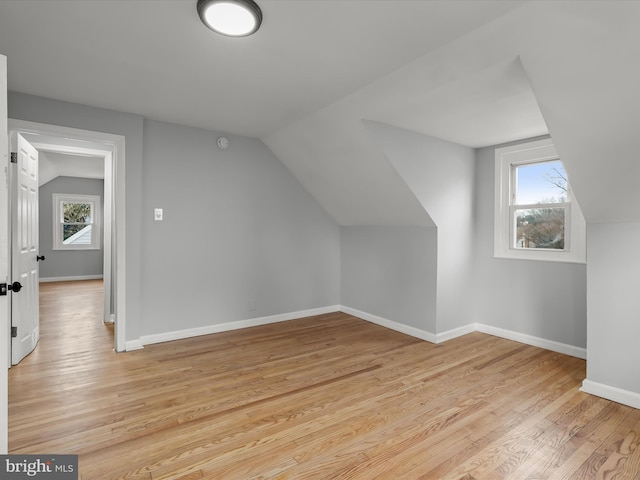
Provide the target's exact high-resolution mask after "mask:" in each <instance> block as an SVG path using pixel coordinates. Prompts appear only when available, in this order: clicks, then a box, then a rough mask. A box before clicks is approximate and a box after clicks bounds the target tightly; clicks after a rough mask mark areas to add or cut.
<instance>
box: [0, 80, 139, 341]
mask: <svg viewBox="0 0 640 480" xmlns="http://www.w3.org/2000/svg"><path fill="white" fill-rule="evenodd" d="M8 110H9V111H8V114H9V118H13V119H17V120H26V121H30V122H38V123H45V124H50V125H59V126H63V127H70V128H78V129H82V130H92V131H96V132H102V133H111V134H114V135H123V136H124V137H125V139H126V140H125V142H126V146H125V151H126V171H125V176H126V179H127V180H126V187H125V188H126V192H125V196H126V205H127V212H126V219H125V222H126V231H125V235H126V259H125V261H126V264H127V272H126V275H127V279H126V283H127V285H126V286H127V297H126V304H125V311H126V325H127V328H126V339H127V340H135V339H138V338H139V337H140V335H142V333H143V332H142V330H141V326H142V304H141V301H140V298H141V295H142V294H141V288H142V283H141V251H142V240H141V239H142V225H141V222H140V220H141V218H142V212H141V205H142V139H143V117H142V116H140V115H133V114H129V113H123V112H117V111H114V110H105V109H101V108H94V107H87V106H85V105H78V104H75V103H68V102H60V101H58V100H51V99H49V98H43V97H36V96H33V95H25V94H23V93H16V92H9V96H8ZM116 201H117V199H116Z"/></svg>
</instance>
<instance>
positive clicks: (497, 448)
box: [9, 281, 640, 480]
mask: <svg viewBox="0 0 640 480" xmlns="http://www.w3.org/2000/svg"><path fill="white" fill-rule="evenodd" d="M101 318H102V291H101V282H99V281H88V282H70V283H59V284H42V286H41V339H40V343H39V345H38V347H37V348H36V350H35V351H34V352H33V353H32V354H31V355H29V356H28V357H27V358H26V359H25V360H23V362H22V363H20V365H18V366H15V367H13V368H12V369H11V370H10V372H9V421H10V425H9V447H10V453H37V454H43V453H57V454H78V455H79V456H80V473H81V478H82V479H84V480H101V479H105V480H113V479H152V480H158V479H172V480H187V479H199V478H203V479H224V480H227V479H242V480H246V479H257V478H263V479H267V478H278V479H296V480H298V479H325V478H327V479H328V478H339V479H347V478H348V479H362V480H372V479H398V478H406V479H450V480H461V479H466V480H474V479H476V480H482V479H517V480H522V479H572V480H573V479H596V478H597V479H616V480H623V479H629V480H631V479H640V410H635V409H633V408H630V407H626V406H622V405H619V404H616V403H613V402H609V401H606V400H603V399H600V398H598V397H594V396H590V395H587V394H584V393H581V392H579V391H578V388H579V386H580V383H581V381H582V379H583V378H584V376H585V362H584V361H583V360H580V359H577V358H573V357H569V356H566V355H561V354H558V353H554V352H550V351H546V350H542V349H540V348H535V347H530V346H527V345H523V344H519V343H516V342H512V341H509V340H504V339H500V338H496V337H492V336H489V335H485V334H481V333H473V334H469V335H466V336H464V337H461V338H458V339H455V340H452V341H449V342H447V343H445V344H442V345H433V344H430V343H427V342H423V341H420V340H417V339H415V338H412V337H409V336H406V335H403V334H400V333H397V332H394V331H391V330H387V329H385V328H382V327H380V326H377V325H373V324H371V323H368V322H365V321H363V320H359V319H357V318H354V317H352V316H349V315H346V314H343V313H334V314H327V315H321V316H317V317H311V318H304V319H300V320H294V321H289V322H283V323H277V324H272V325H267V326H262V327H254V328H249V329H244V330H236V331H230V332H225V333H221V334H216V335H209V336H202V337H197V338H192V339H186V340H180V341H174V342H168V343H164V344H157V345H150V346H147V347H145V348H144V349H143V350H139V351H134V352H129V353H122V354H116V353H114V352H113V328H112V327H110V326H105V325H104V324H103V323H102V321H101ZM229 320H233V319H229ZM212 321H213V319H212Z"/></svg>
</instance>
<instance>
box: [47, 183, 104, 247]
mask: <svg viewBox="0 0 640 480" xmlns="http://www.w3.org/2000/svg"><path fill="white" fill-rule="evenodd" d="M68 202H74V203H90V204H91V205H92V207H91V213H92V219H93V223H92V224H91V243H90V244H86V245H78V244H65V243H63V240H62V224H63V220H64V218H63V216H62V215H63V214H62V204H63V203H68ZM101 239H102V237H101V236H100V196H99V195H69V194H66V193H54V194H53V250H99V249H100V245H101V243H100V242H101Z"/></svg>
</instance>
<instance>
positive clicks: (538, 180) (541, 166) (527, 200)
mask: <svg viewBox="0 0 640 480" xmlns="http://www.w3.org/2000/svg"><path fill="white" fill-rule="evenodd" d="M566 201H567V174H566V172H565V171H564V167H563V166H562V162H560V160H555V161H553V162H542V163H533V164H529V165H520V166H518V167H516V204H517V205H531V204H536V203H564V202H566Z"/></svg>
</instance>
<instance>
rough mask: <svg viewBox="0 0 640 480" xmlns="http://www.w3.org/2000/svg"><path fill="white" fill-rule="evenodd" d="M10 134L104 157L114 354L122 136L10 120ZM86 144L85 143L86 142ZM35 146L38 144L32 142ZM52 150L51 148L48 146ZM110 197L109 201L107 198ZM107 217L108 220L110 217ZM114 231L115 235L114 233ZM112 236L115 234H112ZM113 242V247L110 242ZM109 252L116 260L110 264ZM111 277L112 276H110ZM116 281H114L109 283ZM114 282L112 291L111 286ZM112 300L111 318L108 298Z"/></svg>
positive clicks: (119, 296)
mask: <svg viewBox="0 0 640 480" xmlns="http://www.w3.org/2000/svg"><path fill="white" fill-rule="evenodd" d="M8 130H9V132H14V131H17V132H21V133H27V134H35V135H40V136H42V138H43V143H46V142H47V140H46V138H47V137H58V138H64V139H68V141H69V144H70V145H71V146H67V147H62V146H61V147H60V151H66V152H76V153H87V154H98V155H100V156H104V158H105V198H104V204H105V215H104V217H105V222H104V239H105V241H104V259H105V260H104V270H103V273H104V275H105V278H104V280H105V282H104V284H105V320H107V321H109V320H113V321H114V322H115V342H114V343H115V345H114V348H115V350H116V352H124V351H125V350H126V336H125V320H126V316H125V299H126V264H125V258H126V252H125V188H124V186H125V181H124V179H125V176H124V172H125V137H124V136H122V135H113V134H109V133H101V132H93V131H89V130H80V129H76V128H68V127H60V126H57V125H48V124H43V123H35V122H27V121H23V120H14V119H11V118H10V119H9V125H8ZM87 142H88V143H87ZM34 145H35V146H36V147H37V146H38V143H37V142H34ZM47 148H48V149H51V148H52V147H51V145H47ZM107 197H110V198H107ZM110 213H111V215H110V217H111V218H109V216H107V215H109V214H110ZM114 230H115V232H114ZM113 233H115V235H113ZM112 239H113V244H111V240H112ZM112 252H113V254H114V256H115V261H112V260H113V259H112ZM111 275H112V276H111ZM112 280H115V282H112ZM112 283H115V291H114V292H112V291H111V285H112ZM112 297H113V298H114V300H115V302H114V303H115V309H114V312H113V313H114V314H115V318H113V319H112V318H111V316H110V315H108V312H110V311H111V298H112Z"/></svg>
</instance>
